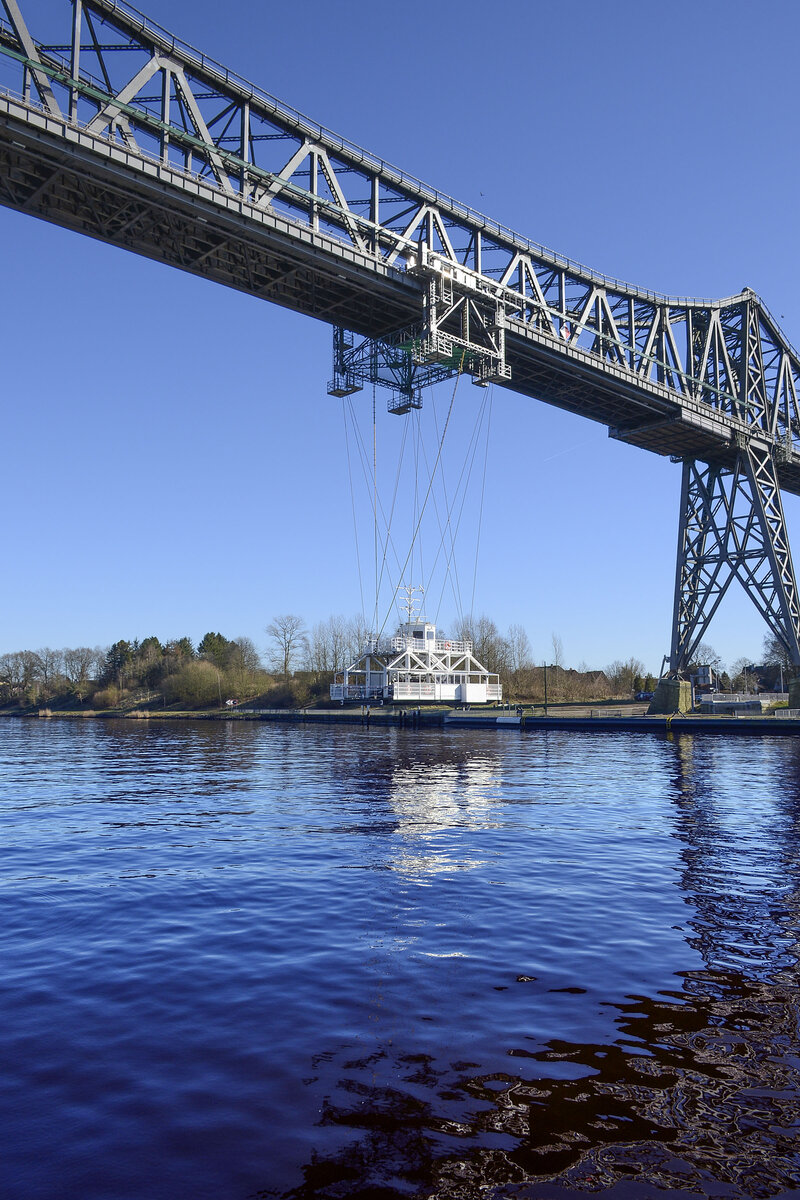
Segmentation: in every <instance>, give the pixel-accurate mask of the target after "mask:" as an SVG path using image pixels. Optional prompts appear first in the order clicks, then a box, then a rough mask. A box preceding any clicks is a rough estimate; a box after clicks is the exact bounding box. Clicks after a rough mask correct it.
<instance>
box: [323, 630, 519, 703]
mask: <svg viewBox="0 0 800 1200" xmlns="http://www.w3.org/2000/svg"><path fill="white" fill-rule="evenodd" d="M502 698H503V689H502V687H501V686H500V678H499V676H498V675H496V674H493V673H492V672H491V671H487V670H486V668H485V667H484V666H482V665H481V663H479V662H478V660H477V658H475V656H474V654H473V653H472V642H461V641H453V640H448V639H440V638H437V636H436V626H435V625H432V624H430V623H429V622H428V621H425V620H420V621H408V622H406V623H404V624H403V625H401V626H400V628H399V630H398V632H397V635H396V636H395V637H392V638H386V639H384V640H379V639H373V640H372V641H370V642H369V643H368V644H367V646H366V647H365V648H364V650H363V652H362V654H361V655H360V656H359V657H358V658H357V659H356V660H355V662H353V663H352V665H351V666H349V667H347V669H346V670H345V671H343V672H341V673H340V674H339V675H337V677H336V681H335V682H334V683H332V684H331V700H340V701H342V702H344V701H345V700H350V701H362V702H363V701H365V700H392V701H395V702H402V701H416V702H419V701H427V702H434V701H437V700H442V701H450V702H455V703H461V704H486V703H488V702H493V701H498V700H502Z"/></svg>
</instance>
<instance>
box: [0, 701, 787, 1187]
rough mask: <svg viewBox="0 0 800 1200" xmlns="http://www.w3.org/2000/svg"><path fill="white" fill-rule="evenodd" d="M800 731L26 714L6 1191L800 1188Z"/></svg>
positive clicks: (2, 1123) (1, 733) (11, 924)
mask: <svg viewBox="0 0 800 1200" xmlns="http://www.w3.org/2000/svg"><path fill="white" fill-rule="evenodd" d="M799 820H800V746H799V745H798V744H797V743H796V742H795V740H794V739H792V738H776V739H774V740H773V739H768V738H752V739H750V738H734V737H731V738H726V737H719V736H708V735H706V736H705V737H703V736H696V737H688V736H681V737H679V738H676V739H675V740H674V741H667V740H664V739H659V738H657V737H655V736H647V737H646V736H641V735H640V736H636V735H626V734H622V733H620V734H610V735H608V736H605V737H601V736H597V735H594V734H581V733H573V734H569V733H560V732H552V731H548V732H546V733H530V734H520V733H518V732H516V731H505V732H502V733H497V732H495V731H491V730H487V731H468V730H466V731H454V732H447V733H445V732H443V731H440V730H433V731H423V732H419V733H416V732H412V731H403V730H398V729H390V730H371V731H369V730H362V729H360V728H352V729H351V728H347V729H345V728H336V727H332V726H326V727H322V728H318V727H317V728H315V727H311V728H307V727H302V726H273V725H262V724H255V723H253V724H250V723H233V722H231V723H219V724H216V723H197V724H187V723H183V722H181V723H177V722H176V723H163V722H161V721H159V722H158V723H155V722H153V723H152V725H151V724H148V723H147V722H144V721H141V722H134V721H108V722H107V721H85V722H80V721H63V720H61V721H56V720H53V721H38V722H37V721H13V720H6V721H2V722H0V822H2V830H1V833H2V843H1V844H2V860H1V862H2V867H1V868H0V880H1V881H2V891H1V892H0V898H1V900H2V911H1V912H0V952H1V955H2V956H1V958H0V966H1V968H2V969H1V970H0V1118H1V1119H0V1159H1V1160H2V1167H1V1168H0V1170H1V1172H2V1179H3V1180H4V1181H5V1182H4V1183H3V1184H2V1185H0V1193H1V1194H2V1195H3V1196H9V1197H13V1198H14V1200H16V1198H18V1197H19V1198H24V1200H27V1198H29V1197H37V1198H38V1197H46V1198H47V1200H51V1198H62V1197H63V1198H69V1200H72V1198H73V1197H75V1198H80V1200H101V1198H103V1200H105V1198H109V1200H111V1198H113V1200H125V1198H128V1197H136V1198H140V1197H141V1198H147V1200H162V1198H163V1200H167V1198H169V1200H177V1198H184V1197H185V1198H187V1200H206V1198H207V1200H246V1198H248V1197H264V1198H266V1197H282V1198H284V1200H289V1198H291V1200H307V1198H308V1200H310V1198H312V1197H320V1198H322V1197H324V1198H334V1197H364V1198H372V1197H375V1198H376V1200H377V1198H380V1197H403V1196H409V1197H410V1196H413V1197H458V1198H462V1197H463V1198H468V1200H472V1198H475V1200H477V1198H478V1197H481V1198H482V1200H483V1198H487V1197H488V1198H492V1200H495V1198H499V1197H532V1196H534V1197H538V1196H542V1197H550V1196H553V1197H561V1196H569V1195H582V1194H586V1193H588V1194H591V1193H596V1192H606V1193H608V1194H610V1195H612V1196H615V1197H616V1196H619V1197H639V1196H661V1195H670V1194H672V1195H676V1194H681V1195H709V1196H720V1197H722V1196H725V1197H769V1196H777V1195H800V1190H796V1189H800V1087H799V1085H800V1079H799V1078H798V1066H800V1058H798V1052H799V1050H800V1043H799V1042H798V976H797V937H798V932H797V931H798V918H800V892H799V891H798V884H799V883H800V827H799V826H798V821H799Z"/></svg>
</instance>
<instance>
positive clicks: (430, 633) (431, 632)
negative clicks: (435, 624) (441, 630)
mask: <svg viewBox="0 0 800 1200" xmlns="http://www.w3.org/2000/svg"><path fill="white" fill-rule="evenodd" d="M425 637H428V638H432V637H433V630H432V629H428V630H426V633H425Z"/></svg>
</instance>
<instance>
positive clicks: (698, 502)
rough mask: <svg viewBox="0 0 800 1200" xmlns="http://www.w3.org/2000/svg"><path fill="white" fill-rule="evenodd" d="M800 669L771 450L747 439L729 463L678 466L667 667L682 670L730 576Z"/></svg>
mask: <svg viewBox="0 0 800 1200" xmlns="http://www.w3.org/2000/svg"><path fill="white" fill-rule="evenodd" d="M734 578H736V579H738V580H739V582H740V583H741V584H742V586H743V587H744V589H745V591H746V592H747V594H748V596H749V597H750V599H751V600H752V601H753V603H754V604H755V606H756V608H757V609H758V611H759V612H760V613H761V616H762V617H763V618H764V620H765V622H766V623H767V625H768V627H769V629H770V630H771V632H772V633H773V634H774V635H775V637H777V638H778V639H779V641H780V642H781V644H782V645H783V646H785V648H786V650H787V652H788V653H789V655H790V656H791V659H792V662H794V663H795V664H796V665H798V666H800V605H799V604H798V596H797V584H796V582H795V575H794V567H793V565H792V555H791V550H790V547H789V542H788V539H787V536H786V524H785V521H784V515H783V505H782V503H781V494H780V488H779V486H778V477H777V471H776V464H775V455H774V452H773V450H772V449H771V447H770V446H769V445H767V444H765V443H756V442H745V443H743V444H742V445H741V446H740V447H739V449H738V452H737V455H736V460H735V462H734V465H733V466H732V467H727V466H720V465H709V464H705V463H698V462H696V461H694V460H691V459H690V460H687V461H685V462H684V464H683V479H682V486H681V514H680V528H679V534H678V562H677V570H676V579H675V605H674V610H673V620H672V645H671V649H670V671H671V673H672V674H676V675H679V674H681V672H683V671H685V670H686V668H687V667H688V665H689V663H690V662H691V661H692V658H693V656H694V654H695V652H696V650H697V647H698V646H699V644H700V642H701V641H702V640H703V636H704V634H705V631H706V629H707V627H708V625H709V623H710V621H711V618H712V617H713V616H714V613H715V612H716V611H717V608H718V607H719V604H720V601H721V600H722V597H723V596H724V595H725V592H726V591H727V589H728V586H729V585H730V583H731V580H732V579H734Z"/></svg>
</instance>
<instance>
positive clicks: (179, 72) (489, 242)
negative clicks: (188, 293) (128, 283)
mask: <svg viewBox="0 0 800 1200" xmlns="http://www.w3.org/2000/svg"><path fill="white" fill-rule="evenodd" d="M0 6H2V9H3V10H4V11H5V15H6V20H4V21H3V20H0V204H3V205H6V206H8V207H10V208H13V209H16V210H17V211H20V212H25V213H29V214H31V215H34V216H38V217H40V218H43V219H45V220H48V221H52V222H54V223H57V224H60V225H63V226H65V227H67V228H70V229H73V230H77V231H79V232H82V233H84V234H87V235H88V236H92V237H97V238H100V239H102V240H104V241H107V242H109V243H111V244H113V245H117V246H121V247H124V248H126V249H129V250H132V251H134V252H136V253H139V254H143V255H146V256H148V257H151V258H154V259H156V260H158V261H161V262H164V263H168V264H170V265H172V266H176V267H178V268H180V269H182V270H185V271H188V272H191V273H194V274H198V275H202V276H204V277H206V278H209V279H212V280H214V281H216V282H219V283H224V284H226V285H227V286H230V287H235V288H238V289H240V290H242V291H245V292H247V293H248V294H250V295H254V296H257V297H260V298H262V299H266V300H270V301H272V302H275V303H279V304H282V305H284V306H286V307H290V308H292V309H293V310H295V311H297V312H301V313H305V314H307V315H311V316H315V317H317V318H319V319H321V320H324V321H326V322H328V323H329V324H331V325H333V326H342V325H343V324H347V326H348V327H349V328H351V329H353V330H355V331H356V333H357V335H358V338H359V342H358V345H357V344H356V341H355V339H351V343H350V344H346V342H347V338H346V336H345V337H343V338H341V339H340V341H339V348H340V351H341V354H340V357H339V360H338V361H337V363H336V371H337V372H339V373H340V374H341V375H342V378H341V379H340V380H338V383H339V384H340V385H341V386H340V389H339V394H342V391H341V388H342V387H344V389H345V393H346V391H348V390H352V389H351V387H350V385H351V384H353V383H354V382H355V383H357V382H358V381H359V378H360V380H361V381H362V382H363V381H366V380H369V379H373V381H374V382H378V383H386V384H387V385H388V386H390V387H392V388H394V389H395V395H396V406H395V411H404V410H405V409H406V407H413V406H415V403H416V401H417V399H418V395H419V386H420V385H421V383H422V382H423V381H426V380H429V379H432V378H437V377H444V375H446V374H447V373H454V372H456V371H461V370H463V371H466V372H467V373H470V374H472V376H473V378H474V380H475V382H477V383H487V382H489V381H490V380H493V379H494V380H496V381H497V382H499V383H501V384H502V385H504V386H508V387H511V388H513V389H514V390H515V391H518V392H521V393H523V394H525V395H528V396H531V397H535V398H536V399H539V400H543V401H545V402H547V403H550V404H554V405H557V406H558V407H561V408H564V409H566V410H568V411H571V412H573V413H577V414H578V415H582V416H585V417H588V418H590V419H592V420H596V421H600V422H602V423H604V424H605V425H607V426H608V427H609V432H610V433H611V435H612V436H613V437H615V438H618V439H620V440H623V441H626V442H628V443H629V444H631V445H635V446H640V447H642V448H644V449H648V450H651V451H653V452H655V453H658V454H662V455H670V456H679V457H680V458H681V459H682V460H688V461H689V462H691V463H693V464H694V466H693V467H692V468H691V469H690V475H689V482H688V483H686V482H685V488H684V492H685V496H684V501H683V503H682V515H681V546H682V550H681V553H680V554H679V572H678V575H679V578H678V584H677V585H676V595H679V596H680V605H679V604H678V602H677V600H676V617H675V623H674V625H675V636H674V637H673V647H672V650H673V668H675V669H679V668H680V665H682V664H684V663H685V661H686V659H687V656H688V655H689V654H690V652H691V648H692V646H694V645H696V644H697V640H698V638H697V637H695V632H696V631H697V630H698V629H700V627H701V626H702V627H703V628H704V627H705V626H706V625H707V623H708V620H709V619H710V616H711V615H712V614H713V612H714V611H715V610H716V607H717V605H718V603H719V600H720V599H721V596H722V594H723V592H724V590H725V588H726V587H727V586H728V583H729V581H730V578H732V577H733V575H734V574H735V575H736V576H737V577H738V578H740V580H741V581H742V582H743V583H744V584H745V586H746V588H747V589H748V591H749V593H750V594H751V596H752V597H753V598H754V600H755V602H756V604H757V606H758V607H759V611H761V612H762V615H764V616H765V619H766V620H767V622H768V624H770V628H773V629H774V631H775V632H776V635H777V636H781V634H782V640H783V641H784V643H785V644H787V645H788V646H789V649H790V652H791V653H792V655H793V656H796V645H797V626H796V599H795V588H794V576H793V571H792V568H791V559H790V556H789V555H788V543H786V537H785V527H784V523H783V513H782V508H781V503H780V494H779V491H778V488H779V486H780V487H784V488H786V489H788V490H789V491H791V492H794V493H795V494H798V495H800V358H799V357H798V355H797V353H796V351H795V350H794V349H793V348H792V346H791V345H790V343H789V342H788V340H787V339H786V337H785V336H784V334H783V333H782V331H781V330H780V328H779V326H778V324H777V322H776V321H775V320H774V319H773V317H772V316H771V315H770V313H769V311H768V310H767V308H766V306H765V305H764V304H763V302H762V301H761V300H760V299H759V297H758V296H757V295H756V294H755V293H754V292H753V291H752V290H750V289H749V288H744V289H743V290H742V291H741V292H740V293H739V294H738V295H735V296H731V297H728V298H726V299H722V300H693V299H685V298H675V297H667V296H663V295H660V294H658V293H655V292H652V291H648V290H645V289H641V288H636V287H632V286H630V285H627V284H625V283H622V282H620V281H619V280H615V279H612V278H609V277H607V276H604V275H601V274H599V273H597V272H594V271H591V270H589V269H587V268H585V267H583V266H581V265H580V264H577V263H574V262H572V261H571V260H569V259H566V258H563V257H562V256H559V255H556V254H554V253H552V252H551V251H549V250H547V249H546V248H544V247H542V246H540V245H538V244H537V243H535V242H532V241H531V240H530V239H528V238H525V237H522V236H520V235H519V234H517V233H514V232H513V231H512V230H510V229H508V228H506V227H505V226H503V225H500V224H498V223H497V222H495V221H492V220H490V219H488V218H486V217H485V216H483V215H482V214H480V213H478V212H476V211H475V210H474V209H471V208H470V207H468V206H466V205H463V204H460V203H459V202H458V201H456V200H453V199H451V198H450V197H448V196H446V195H443V194H442V193H441V192H439V191H437V190H436V189H434V188H431V187H429V186H428V185H426V184H424V183H421V182H420V181H419V180H416V179H414V178H413V177H411V176H409V175H408V174H406V173H405V172H402V171H399V170H397V169H396V168H394V167H391V166H389V165H388V164H387V163H385V162H383V161H382V160H381V159H380V158H378V157H376V156H374V155H371V154H369V153H368V152H367V151H365V150H363V149H362V148H361V147H359V146H356V145H354V144H352V143H349V142H347V141H345V140H344V139H342V138H340V137H338V136H337V135H335V134H333V133H331V132H330V131H328V130H326V129H324V128H323V127H322V126H320V125H318V124H316V123H315V122H313V121H310V120H309V119H308V118H306V117H304V116H302V115H301V114H300V113H298V112H296V111H295V110H293V109H291V108H289V107H288V106H286V105H284V104H282V103H281V102H280V101H278V100H276V99H275V98H274V97H272V96H269V95H268V94H267V93H265V92H263V91H261V90H260V89H259V88H257V87H254V86H253V85H252V84H250V83H249V82H247V81H246V80H243V79H241V78H240V77H238V76H237V75H235V74H234V73H233V72H231V71H229V70H228V69H227V68H225V67H223V66H221V65H219V64H217V63H215V62H214V61H213V60H211V59H209V58H208V57H207V56H205V55H203V54H201V53H200V52H199V51H197V50H195V49H193V48H192V47H191V46H188V45H187V44H185V43H183V42H181V41H180V39H178V38H175V37H173V36H172V35H171V34H169V33H167V32H166V31H165V30H163V29H161V28H160V27H159V26H158V25H157V24H155V23H154V22H152V21H150V20H149V19H148V18H147V17H145V16H143V15H142V14H141V13H140V12H138V11H137V10H136V9H135V8H133V7H132V6H131V5H130V4H129V3H127V0H72V2H71V3H69V0H63V8H64V14H65V18H66V17H67V16H68V14H69V19H68V20H65V29H64V33H63V35H62V36H61V37H60V38H59V37H57V36H56V37H52V36H51V37H49V38H47V39H46V40H44V39H41V38H35V37H34V36H32V35H31V32H29V29H28V26H27V24H26V21H25V18H24V15H23V11H22V9H23V8H26V9H27V8H30V10H31V12H34V10H35V5H33V3H32V2H31V0H0ZM54 11H55V10H54ZM38 19H39V18H38V17H37V20H38ZM409 331H411V332H410V334H409ZM404 339H405V340H404ZM398 348H401V349H402V350H403V353H404V354H405V355H406V361H405V362H401V363H400V366H399V367H398V365H397V363H398V355H397V350H398ZM401 357H402V356H401ZM340 368H341V370H340ZM348 372H349V378H347V377H346V376H347V373H348ZM398 372H399V374H398ZM334 382H335V383H336V382H337V381H336V380H334ZM745 443H749V444H750V447H749V449H747V448H745V449H743V446H744V444H745ZM753 446H758V447H759V449H758V450H757V451H756V450H754V449H753V448H752V447H753ZM759 455H762V456H764V455H765V456H766V458H765V459H764V460H763V461H762V460H761V458H759V457H758V456H759ZM767 459H768V460H769V461H768V462H767ZM704 463H705V464H709V465H708V466H706V467H703V466H702V465H698V464H704ZM686 469H687V468H685V474H686ZM703 481H705V487H706V496H705V499H704V496H703V492H702V487H701V484H702V483H703ZM745 481H749V483H746V482H745ZM748 489H749V490H748ZM748 496H749V504H750V516H749V518H748V517H745V518H743V522H744V523H743V524H741V523H740V522H739V521H738V517H737V520H736V521H733V520H732V519H731V521H730V522H729V521H728V517H727V515H725V519H724V520H723V510H724V511H725V513H726V514H727V512H728V511H729V510H731V506H733V507H735V508H736V509H737V511H739V510H742V511H744V510H745V509H746V507H747V503H748V500H747V497H748ZM725 497H727V508H726V504H725V503H724V501H725ZM704 505H705V506H706V508H707V509H708V512H707V514H706V515H705V516H704V515H703V513H704V512H705V509H704V507H703V506H704ZM720 505H722V507H720ZM776 514H777V515H776ZM703 530H705V538H706V541H703V533H702V531H703ZM733 531H736V536H734V532H733ZM758 531H760V532H758ZM745 534H746V537H745ZM759 537H760V538H761V542H760V543H759V540H758V539H759ZM698 538H699V539H700V540H699V541H698V540H697V539H698ZM742 538H744V539H745V540H744V545H746V547H747V553H745V550H743V549H742V541H741V539H742ZM706 543H707V546H706ZM714 545H716V546H717V548H718V550H719V553H720V560H719V564H718V565H717V566H716V567H715V563H714V559H713V547H714ZM720 547H723V548H724V549H725V553H722V550H721V549H720ZM706 551H708V552H706ZM709 555H711V557H709ZM726 580H727V582H726ZM703 588H706V589H707V594H705V593H703Z"/></svg>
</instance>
